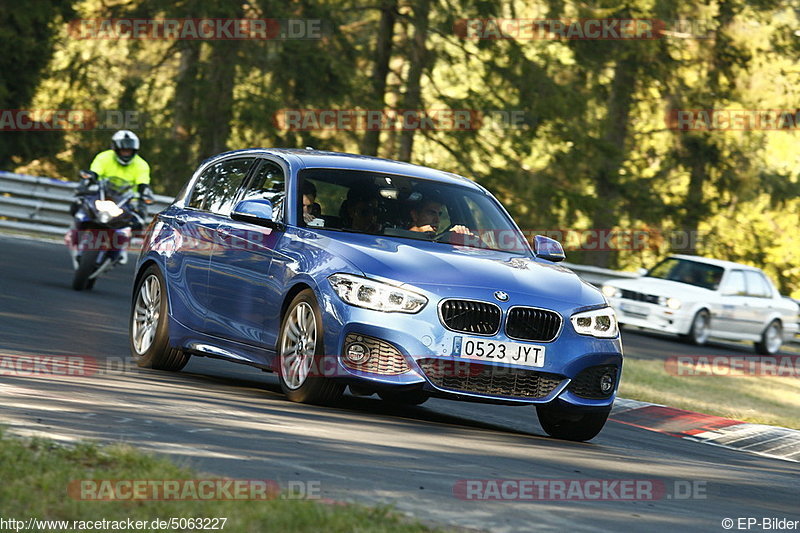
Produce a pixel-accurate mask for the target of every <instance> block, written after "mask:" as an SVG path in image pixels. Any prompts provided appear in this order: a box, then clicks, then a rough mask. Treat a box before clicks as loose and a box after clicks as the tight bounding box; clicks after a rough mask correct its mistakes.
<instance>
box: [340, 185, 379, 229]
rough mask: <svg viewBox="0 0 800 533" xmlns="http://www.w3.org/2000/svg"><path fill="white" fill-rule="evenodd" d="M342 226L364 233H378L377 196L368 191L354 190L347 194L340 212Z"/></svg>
mask: <svg viewBox="0 0 800 533" xmlns="http://www.w3.org/2000/svg"><path fill="white" fill-rule="evenodd" d="M340 213H341V217H342V226H343V227H345V228H348V229H352V230H355V231H359V232H364V233H379V232H380V231H381V224H380V223H379V221H378V214H379V207H378V196H377V194H374V192H373V191H372V190H370V189H362V188H354V189H350V190H349V191H348V193H347V199H346V200H345V201H344V202H343V203H342V207H341V210H340Z"/></svg>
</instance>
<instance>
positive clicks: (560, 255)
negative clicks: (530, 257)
mask: <svg viewBox="0 0 800 533" xmlns="http://www.w3.org/2000/svg"><path fill="white" fill-rule="evenodd" d="M533 253H534V254H535V255H536V257H538V258H540V259H546V260H547V261H552V262H554V263H558V262H559V261H563V260H564V259H566V257H567V256H566V255H565V254H564V248H562V247H561V243H560V242H558V241H556V240H554V239H551V238H550V237H545V236H544V235H536V236H535V237H534V238H533Z"/></svg>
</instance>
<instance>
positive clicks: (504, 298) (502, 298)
mask: <svg viewBox="0 0 800 533" xmlns="http://www.w3.org/2000/svg"><path fill="white" fill-rule="evenodd" d="M494 297H495V298H497V299H498V300H500V301H501V302H507V301H508V294H507V293H505V292H503V291H495V293H494Z"/></svg>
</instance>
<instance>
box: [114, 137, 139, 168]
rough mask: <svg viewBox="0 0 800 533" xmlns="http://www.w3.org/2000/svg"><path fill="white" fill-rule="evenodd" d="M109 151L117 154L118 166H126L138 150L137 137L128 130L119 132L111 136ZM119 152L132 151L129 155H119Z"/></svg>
mask: <svg viewBox="0 0 800 533" xmlns="http://www.w3.org/2000/svg"><path fill="white" fill-rule="evenodd" d="M111 149H112V150H114V152H115V153H116V154H117V161H119V164H120V165H127V164H128V163H130V162H131V159H133V156H135V155H136V152H137V151H138V150H139V137H137V136H136V134H135V133H133V132H132V131H130V130H119V131H118V132H117V133H115V134H114V135H112V136H111ZM120 150H133V152H132V153H131V155H120V153H119V151H120Z"/></svg>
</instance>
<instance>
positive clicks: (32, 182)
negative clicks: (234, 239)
mask: <svg viewBox="0 0 800 533" xmlns="http://www.w3.org/2000/svg"><path fill="white" fill-rule="evenodd" d="M76 186H77V182H74V181H65V180H59V179H54V178H42V177H37V176H27V175H24V174H14V173H12V172H2V171H0V228H8V229H13V230H17V231H25V232H30V233H37V234H44V235H63V234H64V233H66V231H67V230H68V229H69V227H70V224H72V217H71V216H70V214H69V206H70V204H71V203H72V199H73V194H74V192H73V191H74V189H75V187H76ZM170 203H172V198H170V197H169V196H162V195H157V196H156V197H155V203H154V204H153V205H151V206H150V209H149V210H150V212H151V213H158V212H159V211H161V210H163V209H164V208H166V207H167V206H168V205H169V204H170ZM562 264H563V265H564V266H566V267H567V268H569V269H572V270H574V271H575V272H576V273H577V274H578V275H579V276H581V277H582V278H583V279H585V280H586V281H588V282H589V283H593V284H595V285H601V284H602V283H603V282H605V281H606V280H609V279H618V278H635V277H637V275H636V274H633V273H630V272H617V271H615V270H609V269H606V268H599V267H595V266H587V265H575V264H572V263H562Z"/></svg>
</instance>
